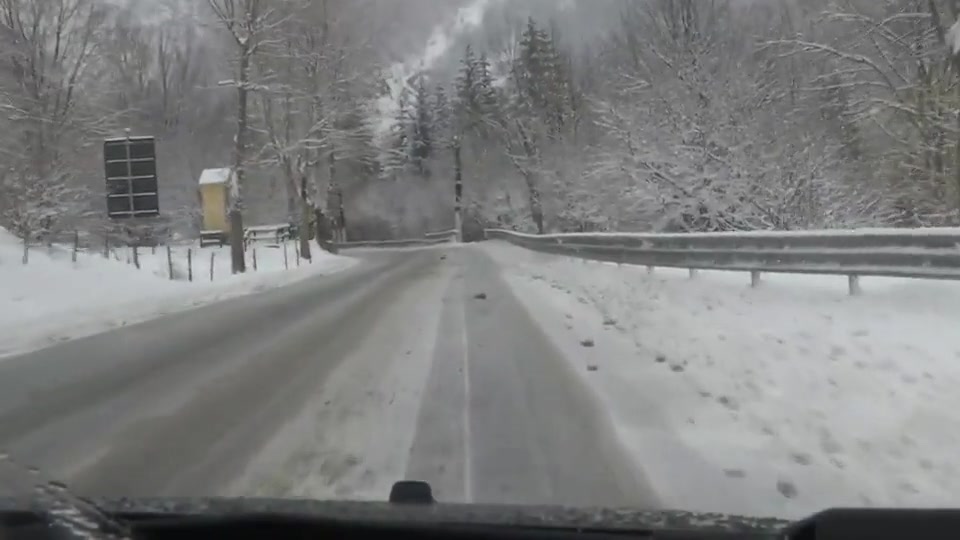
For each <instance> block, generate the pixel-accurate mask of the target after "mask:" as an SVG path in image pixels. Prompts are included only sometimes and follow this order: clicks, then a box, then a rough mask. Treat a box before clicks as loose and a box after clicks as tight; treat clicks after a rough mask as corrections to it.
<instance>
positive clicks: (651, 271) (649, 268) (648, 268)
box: [647, 265, 656, 274]
mask: <svg viewBox="0 0 960 540" xmlns="http://www.w3.org/2000/svg"><path fill="white" fill-rule="evenodd" d="M654 268H656V267H654V266H650V265H647V273H648V274H652V273H653V270H654Z"/></svg>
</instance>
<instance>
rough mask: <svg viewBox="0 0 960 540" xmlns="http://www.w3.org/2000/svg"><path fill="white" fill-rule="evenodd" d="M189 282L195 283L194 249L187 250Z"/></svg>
mask: <svg viewBox="0 0 960 540" xmlns="http://www.w3.org/2000/svg"><path fill="white" fill-rule="evenodd" d="M187 281H190V282H192V281H193V248H187Z"/></svg>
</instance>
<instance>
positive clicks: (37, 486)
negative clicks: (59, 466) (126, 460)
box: [0, 451, 132, 540]
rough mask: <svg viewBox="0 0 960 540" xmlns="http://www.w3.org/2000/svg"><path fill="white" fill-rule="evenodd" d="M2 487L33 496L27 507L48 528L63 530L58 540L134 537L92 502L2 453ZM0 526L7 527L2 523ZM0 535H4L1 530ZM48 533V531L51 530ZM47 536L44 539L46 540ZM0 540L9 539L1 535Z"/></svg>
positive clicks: (127, 529) (0, 472)
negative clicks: (42, 519)
mask: <svg viewBox="0 0 960 540" xmlns="http://www.w3.org/2000/svg"><path fill="white" fill-rule="evenodd" d="M0 485H3V486H4V487H5V488H7V489H11V488H12V489H13V490H14V493H21V494H24V496H28V497H30V500H29V501H27V508H29V509H30V511H31V512H32V513H34V514H35V515H38V516H40V517H42V518H45V519H44V521H45V526H46V527H47V528H48V529H51V528H52V529H56V530H59V531H60V535H58V536H57V538H76V539H83V540H121V539H126V538H132V536H131V533H130V529H129V527H128V526H127V525H126V524H124V523H123V522H122V521H121V520H119V519H117V518H115V517H110V516H109V515H108V514H107V513H106V512H104V511H103V510H102V509H101V508H99V507H98V506H97V504H96V503H94V502H93V501H91V500H89V499H86V498H84V497H80V496H78V495H76V494H74V493H71V491H70V489H69V488H68V487H67V485H66V484H64V483H63V482H58V481H55V480H50V479H48V478H45V477H44V475H43V473H42V472H41V471H40V469H38V468H37V467H31V466H26V465H23V464H21V463H19V462H17V461H16V460H15V459H14V458H13V456H11V455H10V454H9V453H7V452H3V451H0ZM0 525H6V523H4V522H3V521H0ZM0 532H3V530H2V529H0ZM48 534H49V531H48ZM46 537H47V536H44V538H46ZM0 538H4V539H5V538H7V536H4V535H2V534H0Z"/></svg>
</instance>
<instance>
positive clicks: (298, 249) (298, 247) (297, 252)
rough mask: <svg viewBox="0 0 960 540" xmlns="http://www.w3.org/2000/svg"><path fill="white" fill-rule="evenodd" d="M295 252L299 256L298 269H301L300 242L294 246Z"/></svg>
mask: <svg viewBox="0 0 960 540" xmlns="http://www.w3.org/2000/svg"><path fill="white" fill-rule="evenodd" d="M293 252H294V253H296V254H297V268H299V267H300V242H295V243H294V244H293Z"/></svg>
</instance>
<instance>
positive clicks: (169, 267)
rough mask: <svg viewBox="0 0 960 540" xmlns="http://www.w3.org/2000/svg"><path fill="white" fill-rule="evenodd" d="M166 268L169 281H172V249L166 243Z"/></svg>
mask: <svg viewBox="0 0 960 540" xmlns="http://www.w3.org/2000/svg"><path fill="white" fill-rule="evenodd" d="M167 270H168V271H169V272H170V281H173V250H171V249H170V244H167Z"/></svg>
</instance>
